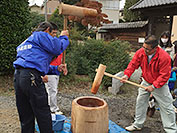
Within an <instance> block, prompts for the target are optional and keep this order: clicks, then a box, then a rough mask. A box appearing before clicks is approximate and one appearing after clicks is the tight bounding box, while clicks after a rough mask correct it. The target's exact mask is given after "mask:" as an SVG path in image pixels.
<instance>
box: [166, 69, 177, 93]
mask: <svg viewBox="0 0 177 133" xmlns="http://www.w3.org/2000/svg"><path fill="white" fill-rule="evenodd" d="M175 81H176V72H175V70H174V69H173V68H172V70H171V75H170V78H169V80H168V87H169V89H170V92H172V91H173V90H174V86H175Z"/></svg>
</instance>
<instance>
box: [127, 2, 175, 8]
mask: <svg viewBox="0 0 177 133" xmlns="http://www.w3.org/2000/svg"><path fill="white" fill-rule="evenodd" d="M174 3H176V4H177V0H140V1H138V2H137V3H136V4H134V5H133V6H131V7H130V8H129V9H131V10H134V9H140V8H147V7H156V6H162V5H168V4H174Z"/></svg>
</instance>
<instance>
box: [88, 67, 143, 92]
mask: <svg viewBox="0 0 177 133" xmlns="http://www.w3.org/2000/svg"><path fill="white" fill-rule="evenodd" d="M105 70H106V66H105V65H102V64H100V65H99V67H98V69H96V72H97V73H96V76H95V79H94V82H93V84H92V88H91V92H92V93H93V94H96V93H97V91H98V88H99V86H100V84H101V81H102V78H103V76H104V75H106V76H108V77H112V78H115V79H118V80H122V78H120V77H117V76H115V75H112V74H109V73H107V72H105ZM125 83H128V84H131V85H134V86H137V87H140V88H144V89H145V88H146V87H145V86H142V85H140V84H137V83H134V82H131V81H129V80H125Z"/></svg>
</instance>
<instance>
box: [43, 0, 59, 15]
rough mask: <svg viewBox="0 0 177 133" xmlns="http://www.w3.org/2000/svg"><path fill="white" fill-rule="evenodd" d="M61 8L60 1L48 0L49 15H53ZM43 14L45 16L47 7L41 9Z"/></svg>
mask: <svg viewBox="0 0 177 133" xmlns="http://www.w3.org/2000/svg"><path fill="white" fill-rule="evenodd" d="M58 6H59V1H58V0H48V2H47V15H51V14H52V13H53V12H54V11H55V10H56V9H57V8H58ZM41 14H45V7H44V6H43V7H42V9H41Z"/></svg>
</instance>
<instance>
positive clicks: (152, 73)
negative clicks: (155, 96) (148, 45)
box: [124, 47, 171, 88]
mask: <svg viewBox="0 0 177 133" xmlns="http://www.w3.org/2000/svg"><path fill="white" fill-rule="evenodd" d="M139 66H140V67H141V69H142V77H143V78H144V80H145V81H147V82H148V83H150V84H153V85H154V87H155V88H160V87H162V86H163V85H164V84H165V83H166V82H167V81H168V79H169V78H170V73H171V58H170V56H169V54H168V53H167V52H165V51H164V50H163V49H161V48H160V47H157V50H156V53H155V55H154V56H153V58H152V59H151V61H150V62H149V63H148V56H147V55H146V54H145V51H144V49H143V48H141V49H139V50H138V51H137V52H136V53H135V55H134V57H133V59H132V60H131V62H130V63H129V65H128V67H127V69H125V71H124V74H125V75H127V76H128V77H129V78H130V76H131V75H132V73H133V72H134V71H135V69H138V68H139Z"/></svg>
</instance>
